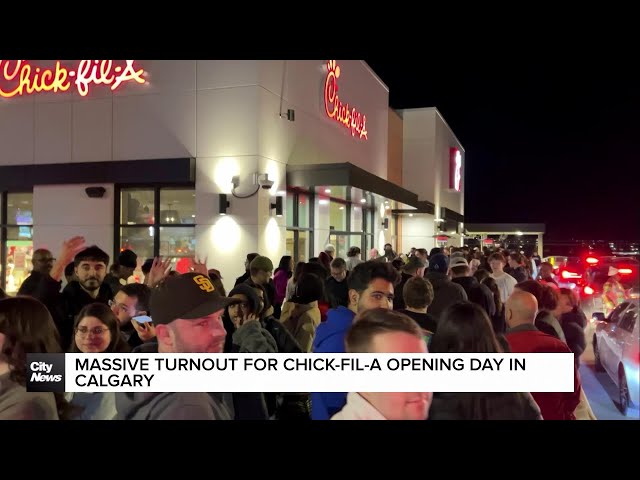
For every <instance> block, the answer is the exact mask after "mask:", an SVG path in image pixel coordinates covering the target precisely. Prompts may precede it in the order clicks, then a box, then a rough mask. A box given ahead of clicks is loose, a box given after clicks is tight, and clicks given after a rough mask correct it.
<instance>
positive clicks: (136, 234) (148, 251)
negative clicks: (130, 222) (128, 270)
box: [120, 226, 155, 261]
mask: <svg viewBox="0 0 640 480" xmlns="http://www.w3.org/2000/svg"><path fill="white" fill-rule="evenodd" d="M154 236H155V227H152V226H150V227H122V228H120V250H133V251H134V252H135V253H136V254H137V255H138V257H139V258H141V259H142V261H144V260H146V259H147V258H152V257H153V256H154V254H153V245H154Z"/></svg>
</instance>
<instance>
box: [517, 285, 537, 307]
mask: <svg viewBox="0 0 640 480" xmlns="http://www.w3.org/2000/svg"><path fill="white" fill-rule="evenodd" d="M515 288H519V289H520V290H523V291H525V292H528V293H530V294H531V295H533V296H534V297H536V300H537V301H538V308H539V309H542V306H541V304H542V295H543V292H544V286H543V285H542V284H541V283H540V282H537V281H535V280H526V281H524V282H520V283H518V284H517V285H516V286H515Z"/></svg>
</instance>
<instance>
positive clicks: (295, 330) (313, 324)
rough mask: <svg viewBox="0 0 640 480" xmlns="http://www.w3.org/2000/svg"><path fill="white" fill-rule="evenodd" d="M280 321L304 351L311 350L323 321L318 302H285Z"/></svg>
mask: <svg viewBox="0 0 640 480" xmlns="http://www.w3.org/2000/svg"><path fill="white" fill-rule="evenodd" d="M280 321H281V322H282V324H283V325H284V326H285V327H286V328H287V330H289V332H290V333H291V335H293V338H295V340H296V342H298V345H300V348H301V349H302V351H303V352H305V353H307V352H310V351H311V347H312V345H313V339H314V337H315V334H316V328H317V327H318V325H320V321H321V315H320V309H319V308H318V302H311V303H307V304H300V303H293V302H285V303H284V304H283V305H282V313H281V314H280Z"/></svg>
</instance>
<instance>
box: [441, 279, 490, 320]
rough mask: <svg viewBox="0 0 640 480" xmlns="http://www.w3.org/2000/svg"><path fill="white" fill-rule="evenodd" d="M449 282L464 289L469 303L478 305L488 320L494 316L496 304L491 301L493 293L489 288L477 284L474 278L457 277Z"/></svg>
mask: <svg viewBox="0 0 640 480" xmlns="http://www.w3.org/2000/svg"><path fill="white" fill-rule="evenodd" d="M451 281H452V282H453V283H457V284H458V285H460V286H461V287H462V288H464V291H465V293H466V294H467V298H468V299H469V301H470V302H473V303H475V304H477V305H480V306H481V307H482V308H483V309H484V311H485V312H487V315H489V318H493V317H494V316H495V314H496V302H495V301H494V300H493V293H492V292H491V289H490V288H489V287H487V286H486V285H484V284H482V283H480V282H478V279H477V278H475V277H457V278H453V279H451Z"/></svg>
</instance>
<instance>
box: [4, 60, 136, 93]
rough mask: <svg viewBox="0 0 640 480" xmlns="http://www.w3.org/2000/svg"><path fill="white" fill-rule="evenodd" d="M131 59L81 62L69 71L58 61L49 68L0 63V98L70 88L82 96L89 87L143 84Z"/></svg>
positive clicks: (22, 62)
mask: <svg viewBox="0 0 640 480" xmlns="http://www.w3.org/2000/svg"><path fill="white" fill-rule="evenodd" d="M133 62H135V60H125V64H124V65H114V61H113V60H81V61H80V63H79V64H78V68H76V69H75V70H70V69H67V68H65V67H63V66H62V65H61V64H60V62H59V61H57V62H56V63H55V66H54V67H52V68H51V69H48V68H41V67H35V66H33V65H30V64H28V63H27V61H26V60H0V97H4V98H12V97H15V96H20V97H21V96H26V95H31V94H33V93H40V92H53V93H59V92H66V91H67V90H69V88H71V86H72V85H73V86H74V87H75V88H76V90H78V93H79V94H80V95H81V96H83V97H86V96H87V95H88V94H89V86H90V85H110V86H111V90H112V91H114V90H116V89H117V88H118V87H120V86H121V85H122V84H123V83H125V82H130V81H134V82H137V83H145V79H144V78H143V77H142V75H143V74H144V70H143V69H136V68H135V67H134V66H133Z"/></svg>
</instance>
